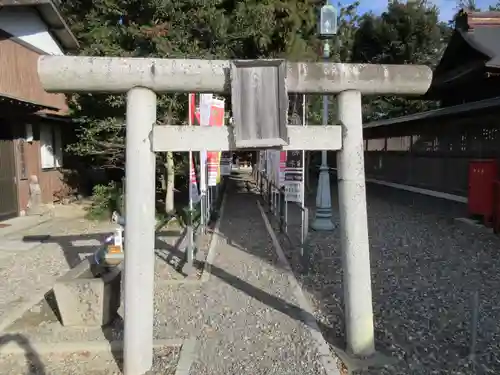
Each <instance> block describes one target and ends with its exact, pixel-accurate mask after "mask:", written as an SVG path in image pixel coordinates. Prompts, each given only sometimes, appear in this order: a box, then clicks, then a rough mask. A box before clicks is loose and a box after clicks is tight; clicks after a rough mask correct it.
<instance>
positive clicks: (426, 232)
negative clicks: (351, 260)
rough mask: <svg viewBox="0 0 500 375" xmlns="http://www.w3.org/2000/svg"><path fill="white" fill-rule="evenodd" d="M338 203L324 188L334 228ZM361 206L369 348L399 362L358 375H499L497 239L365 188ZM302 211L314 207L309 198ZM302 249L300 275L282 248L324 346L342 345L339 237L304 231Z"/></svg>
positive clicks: (417, 202)
mask: <svg viewBox="0 0 500 375" xmlns="http://www.w3.org/2000/svg"><path fill="white" fill-rule="evenodd" d="M336 197H337V191H336V188H335V187H332V202H333V207H334V213H333V215H334V217H333V219H334V223H336V224H338V222H339V218H338V209H337V207H338V204H337V203H336V202H337V198H336ZM367 197H368V220H369V234H370V245H371V269H372V284H373V302H374V315H375V328H376V346H377V349H378V350H380V351H382V352H383V353H385V354H387V355H392V356H394V357H396V358H397V359H398V360H399V361H398V363H397V364H396V365H394V366H388V367H387V368H383V369H374V370H366V371H363V372H360V374H398V375H399V374H498V373H500V347H499V346H500V307H499V305H500V298H499V293H500V288H499V287H500V276H499V273H498V269H499V266H500V257H499V256H498V251H499V249H500V238H499V237H497V236H496V235H493V234H488V233H482V232H480V231H477V230H475V229H474V228H473V227H471V228H467V227H466V226H464V225H460V226H457V225H456V224H455V222H454V218H456V217H460V216H465V215H466V210H465V206H463V205H460V204H455V203H451V202H447V201H443V200H439V199H433V198H430V197H426V196H421V195H418V194H412V193H407V192H402V191H398V190H395V189H390V188H386V187H380V186H373V185H369V186H368V194H367ZM308 206H309V207H311V208H312V207H314V197H310V200H309V201H308ZM311 217H312V215H311ZM295 229H297V228H295ZM309 240H310V266H309V268H308V269H307V270H304V269H303V267H302V265H303V264H302V263H301V262H300V260H299V259H298V257H297V252H298V250H297V247H292V246H285V249H286V250H287V251H288V254H287V255H288V257H289V258H290V259H291V260H292V263H293V265H294V269H295V272H296V273H297V274H299V275H300V281H301V282H302V284H303V286H304V288H305V290H307V291H308V293H309V295H310V297H311V298H312V299H313V300H314V302H315V307H316V313H317V319H318V321H319V322H320V325H321V327H322V329H323V333H324V335H325V337H326V339H327V340H328V341H329V342H330V343H332V344H334V345H339V346H343V345H344V342H345V338H344V327H343V320H344V314H343V302H342V298H343V290H342V265H341V248H340V238H339V229H338V228H337V229H335V230H334V232H332V233H322V232H317V233H315V232H312V233H311V235H310V238H309ZM476 291H478V292H479V296H480V309H479V321H478V340H477V354H476V359H475V361H474V362H473V361H471V360H470V359H469V358H468V354H469V347H470V343H471V310H472V306H471V305H472V304H471V298H472V295H473V293H474V292H476Z"/></svg>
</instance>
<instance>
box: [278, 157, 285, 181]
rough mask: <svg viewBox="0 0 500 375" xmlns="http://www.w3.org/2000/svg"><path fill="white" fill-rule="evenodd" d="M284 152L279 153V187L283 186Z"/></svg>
mask: <svg viewBox="0 0 500 375" xmlns="http://www.w3.org/2000/svg"><path fill="white" fill-rule="evenodd" d="M285 169H286V151H281V152H280V170H279V177H278V179H279V187H283V186H285Z"/></svg>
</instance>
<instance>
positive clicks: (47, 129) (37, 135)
mask: <svg viewBox="0 0 500 375" xmlns="http://www.w3.org/2000/svg"><path fill="white" fill-rule="evenodd" d="M0 4H2V5H0V220H1V219H5V218H8V217H13V216H17V215H22V214H24V213H25V212H26V210H27V208H28V202H29V200H30V185H31V190H32V191H33V190H37V191H40V190H41V198H42V201H43V203H51V202H53V200H54V196H55V195H57V194H58V192H60V191H61V190H64V188H65V187H64V182H63V178H62V175H61V172H60V168H61V167H62V166H63V162H64V161H63V159H62V154H63V152H62V151H63V147H64V145H63V140H64V138H65V133H66V132H68V131H72V129H71V127H72V123H71V121H70V120H69V119H68V117H67V114H68V106H67V104H66V98H65V96H64V95H63V94H49V93H47V92H45V91H44V90H43V89H42V87H41V84H40V81H39V79H38V73H37V61H38V57H39V56H40V55H44V54H52V55H56V54H59V55H61V54H64V53H65V52H66V51H69V50H75V49H76V48H77V47H78V43H77V41H76V39H75V38H74V36H73V35H72V33H71V31H70V30H69V28H68V26H67V25H66V23H65V22H64V20H63V18H62V17H61V15H60V13H59V12H58V9H57V6H56V5H55V4H54V3H53V2H52V1H51V0H37V1H34V0H15V1H14V0H12V1H8V0H6V1H2V2H1V3H0ZM30 182H31V184H30Z"/></svg>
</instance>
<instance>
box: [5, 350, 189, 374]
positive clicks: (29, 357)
mask: <svg viewBox="0 0 500 375" xmlns="http://www.w3.org/2000/svg"><path fill="white" fill-rule="evenodd" d="M26 350H27V352H26V354H25V355H24V356H23V355H17V354H16V355H10V356H2V357H1V358H0V359H1V360H2V362H1V363H2V370H1V371H2V374H5V375H19V374H26V375H51V374H71V375H119V374H121V373H122V368H123V359H122V358H121V357H120V356H116V355H114V354H112V353H110V352H101V353H93V352H90V351H80V352H73V353H58V354H49V355H44V356H39V355H38V354H36V353H33V352H30V351H29V347H28V348H26ZM179 353H180V348H179V347H177V346H174V347H162V348H155V349H154V350H153V367H152V369H151V371H149V372H148V375H174V374H175V369H176V367H177V362H178V360H179Z"/></svg>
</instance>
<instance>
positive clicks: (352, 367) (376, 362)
mask: <svg viewBox="0 0 500 375" xmlns="http://www.w3.org/2000/svg"><path fill="white" fill-rule="evenodd" d="M333 350H334V352H335V354H336V355H337V357H338V358H339V359H340V360H341V361H342V362H343V363H344V365H345V366H346V367H347V370H348V373H349V374H353V373H354V372H355V371H359V370H365V369H367V368H368V367H370V368H372V367H375V368H378V367H384V366H388V365H394V364H396V363H397V362H398V360H397V359H396V358H394V357H392V356H387V355H385V354H383V353H380V352H375V353H374V354H373V355H371V356H370V357H367V358H358V357H354V356H353V355H350V354H348V353H346V352H345V351H344V350H342V349H339V348H336V347H335V348H334V349H333Z"/></svg>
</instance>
